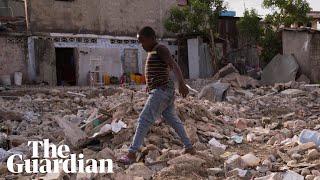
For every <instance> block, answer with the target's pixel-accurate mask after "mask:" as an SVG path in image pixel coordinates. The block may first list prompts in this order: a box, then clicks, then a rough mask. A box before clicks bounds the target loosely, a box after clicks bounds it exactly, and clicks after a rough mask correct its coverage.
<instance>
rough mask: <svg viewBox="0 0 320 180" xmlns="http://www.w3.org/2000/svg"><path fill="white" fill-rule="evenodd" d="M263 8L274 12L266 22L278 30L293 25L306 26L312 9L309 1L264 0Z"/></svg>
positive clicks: (267, 17) (268, 16)
mask: <svg viewBox="0 0 320 180" xmlns="http://www.w3.org/2000/svg"><path fill="white" fill-rule="evenodd" d="M262 6H263V7H264V8H268V9H271V10H272V13H271V14H268V15H267V16H266V22H267V23H270V24H271V25H272V26H274V27H275V28H277V30H278V29H279V28H280V27H281V26H285V27H290V25H291V24H306V23H308V22H309V21H310V18H309V17H308V16H307V13H308V12H310V10H311V8H310V5H309V3H308V2H307V0H263V4H262Z"/></svg>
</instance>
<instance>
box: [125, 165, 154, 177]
mask: <svg viewBox="0 0 320 180" xmlns="http://www.w3.org/2000/svg"><path fill="white" fill-rule="evenodd" d="M125 173H126V174H127V175H131V176H137V177H143V178H144V179H151V177H152V175H153V172H152V170H151V169H149V168H148V167H147V166H145V165H143V164H140V163H135V164H132V165H130V166H129V168H128V169H127V170H125Z"/></svg>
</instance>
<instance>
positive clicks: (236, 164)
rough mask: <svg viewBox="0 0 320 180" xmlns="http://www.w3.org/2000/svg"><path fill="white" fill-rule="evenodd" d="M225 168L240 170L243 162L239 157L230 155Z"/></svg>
mask: <svg viewBox="0 0 320 180" xmlns="http://www.w3.org/2000/svg"><path fill="white" fill-rule="evenodd" d="M225 163H226V166H227V168H228V169H235V168H242V167H243V162H242V159H241V156H239V155H237V154H236V155H232V156H230V157H229V158H228V159H227V160H226V162H225Z"/></svg>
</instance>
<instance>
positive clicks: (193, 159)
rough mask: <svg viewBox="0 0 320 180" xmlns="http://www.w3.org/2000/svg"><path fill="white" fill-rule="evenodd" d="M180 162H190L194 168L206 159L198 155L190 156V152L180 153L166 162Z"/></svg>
mask: <svg viewBox="0 0 320 180" xmlns="http://www.w3.org/2000/svg"><path fill="white" fill-rule="evenodd" d="M182 163H189V164H192V165H193V166H194V167H195V168H196V167H201V166H202V165H203V164H205V163H206V161H205V160H203V159H200V158H198V157H195V156H192V155H190V154H185V155H181V156H178V157H175V158H173V159H171V160H170V161H168V164H170V165H172V164H182Z"/></svg>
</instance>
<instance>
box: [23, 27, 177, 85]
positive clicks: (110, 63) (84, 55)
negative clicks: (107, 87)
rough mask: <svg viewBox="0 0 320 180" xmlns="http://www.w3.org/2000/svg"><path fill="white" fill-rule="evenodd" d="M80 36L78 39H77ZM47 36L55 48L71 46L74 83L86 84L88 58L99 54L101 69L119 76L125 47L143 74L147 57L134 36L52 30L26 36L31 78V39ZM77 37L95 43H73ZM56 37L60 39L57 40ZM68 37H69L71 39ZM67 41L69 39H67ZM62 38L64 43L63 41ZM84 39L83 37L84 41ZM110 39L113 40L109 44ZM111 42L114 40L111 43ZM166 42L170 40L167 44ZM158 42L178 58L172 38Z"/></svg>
mask: <svg viewBox="0 0 320 180" xmlns="http://www.w3.org/2000/svg"><path fill="white" fill-rule="evenodd" d="M80 37H81V38H80ZM39 38H41V39H51V40H53V41H56V42H54V47H55V48H74V49H75V51H76V52H77V53H76V57H78V58H77V59H78V60H77V62H78V67H77V68H78V69H77V72H78V74H77V77H78V79H77V81H78V85H88V84H87V75H88V72H89V71H90V57H99V56H101V57H102V59H103V62H104V64H103V66H104V67H105V68H104V69H103V71H105V73H106V74H108V75H110V76H116V77H120V76H121V75H122V73H123V72H124V69H123V67H124V63H126V62H125V50H126V49H136V50H137V56H138V66H139V67H138V69H139V73H141V74H143V73H144V68H143V67H144V64H145V60H146V58H147V53H146V52H145V51H144V50H143V49H142V47H141V46H140V45H139V44H138V43H136V38H132V37H113V36H97V35H84V34H82V35H81V34H80V35H72V34H58V33H52V34H50V36H47V37H43V36H42V37H41V36H40V37H39V36H33V37H30V38H29V39H28V60H29V61H28V70H29V71H28V72H29V77H30V79H31V80H35V79H36V73H35V71H36V68H35V67H36V65H35V49H34V41H35V40H36V39H39ZM78 38H80V39H87V38H89V39H91V40H95V42H91V41H90V42H89V41H88V42H77V41H76V40H78ZM58 39H60V40H61V41H60V40H58ZM71 39H72V40H73V41H72V42H70V41H71ZM68 40H70V41H68ZM118 40H121V41H122V42H124V41H127V42H128V43H117V42H118ZM63 41H65V42H63ZM86 41H87V40H86ZM112 42H113V43H112ZM114 42H115V43H114ZM169 42H170V43H169ZM159 43H160V44H163V45H165V46H167V47H168V48H169V50H170V52H171V54H172V55H174V56H175V58H178V56H177V55H176V54H177V53H176V52H177V51H178V46H177V44H174V39H168V40H161V41H159Z"/></svg>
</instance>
